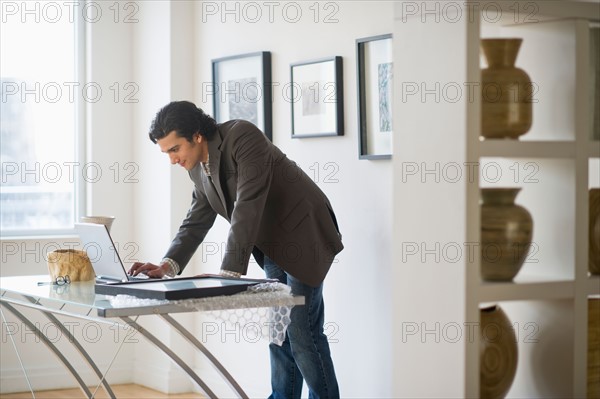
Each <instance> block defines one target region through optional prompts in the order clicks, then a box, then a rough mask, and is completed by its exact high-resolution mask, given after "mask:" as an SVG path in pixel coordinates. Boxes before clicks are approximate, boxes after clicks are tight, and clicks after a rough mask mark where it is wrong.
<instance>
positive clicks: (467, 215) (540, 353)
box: [393, 0, 600, 398]
mask: <svg viewBox="0 0 600 399" xmlns="http://www.w3.org/2000/svg"><path fill="white" fill-rule="evenodd" d="M455 4H456V3H455ZM487 5H489V6H490V8H486V6H487ZM412 6H414V3H413V5H412ZM486 9H487V10H490V9H491V10H496V11H497V10H500V11H501V13H503V18H500V19H494V18H491V17H493V15H487V17H488V18H486V16H485V15H483V13H484V12H485V10H486ZM421 11H422V12H421V13H418V12H415V8H411V5H410V4H399V5H398V7H397V8H396V15H395V19H396V24H395V30H394V40H395V41H394V63H395V64H394V76H395V77H397V76H400V78H399V79H400V80H401V81H400V83H395V93H400V94H403V97H401V98H402V101H399V102H398V101H397V102H395V105H394V107H395V113H394V124H395V128H394V129H395V131H396V132H397V134H396V136H395V137H394V140H395V141H394V159H393V164H394V170H395V189H394V203H395V211H396V213H395V215H394V224H395V226H398V227H395V230H394V242H395V243H396V244H397V248H395V249H394V259H395V264H394V267H395V268H396V269H395V271H394V274H393V277H394V279H395V281H400V282H401V283H400V285H399V293H398V294H397V295H396V296H395V298H394V303H396V304H397V305H396V307H397V314H398V317H399V318H400V320H399V321H397V323H396V325H395V332H396V333H397V334H398V336H400V337H402V338H403V339H404V341H402V342H401V344H398V345H396V346H395V348H396V349H395V355H394V357H395V358H397V359H398V360H396V361H395V365H394V366H395V367H394V373H395V374H394V375H396V376H397V377H398V381H399V382H398V384H397V385H396V387H397V388H396V391H394V394H396V395H398V396H403V397H404V396H407V397H408V396H439V395H446V396H457V397H468V398H475V397H479V393H480V392H479V379H480V365H479V358H480V346H479V336H478V334H476V335H477V336H476V337H473V336H472V335H469V334H466V333H468V332H469V330H468V329H465V330H464V332H465V335H464V337H468V338H469V339H464V340H462V341H460V342H461V343H463V345H462V346H461V347H460V349H457V345H456V341H454V342H444V340H443V339H442V340H440V341H436V342H430V340H429V339H428V338H429V334H432V333H431V332H430V331H431V326H432V325H435V324H436V323H439V324H440V325H441V326H445V325H452V326H454V325H463V326H476V325H478V323H479V318H480V307H481V306H483V305H487V304H489V303H499V305H500V306H501V307H503V308H504V309H505V311H506V313H507V315H508V317H509V318H510V319H511V321H512V322H514V323H516V324H517V325H518V326H521V327H522V326H529V327H531V326H533V327H535V339H534V340H530V341H527V342H525V341H524V340H522V339H520V338H522V336H521V337H520V338H518V339H519V345H518V350H519V364H518V368H517V375H516V377H515V381H514V383H513V385H512V387H511V390H510V391H509V393H508V397H578V398H579V397H582V398H585V397H586V390H587V328H588V324H587V322H588V320H587V317H588V316H587V312H588V309H587V308H588V297H589V296H591V295H600V277H598V276H589V273H588V216H589V215H588V190H589V188H590V187H598V186H600V177H598V175H597V174H595V173H596V172H595V171H594V170H593V168H594V167H596V166H597V165H600V161H599V160H598V158H600V142H599V141H597V140H596V141H594V140H592V139H591V134H590V133H591V132H590V123H589V117H590V115H591V112H592V110H593V108H592V107H593V106H592V105H591V104H590V96H589V94H590V90H591V88H590V86H591V85H590V82H589V80H590V71H591V69H590V68H591V67H590V48H589V46H590V40H589V26H590V19H594V20H596V21H597V20H598V19H600V2H588V1H586V2H583V1H519V0H511V1H469V0H468V1H467V2H466V3H465V4H464V7H463V8H462V9H460V10H454V11H453V12H450V7H447V8H446V9H444V8H443V7H439V8H438V9H437V11H438V14H435V12H434V11H432V9H429V10H428V12H429V14H427V13H426V12H423V10H421ZM532 12H533V14H532ZM431 14H435V15H434V16H431ZM496 15H497V12H496ZM465 16H468V18H466V17H465ZM532 16H533V17H534V19H535V21H532V20H531V17H532ZM486 37H521V38H523V44H522V46H521V49H520V51H519V55H518V58H517V62H516V66H517V67H519V68H522V69H523V70H525V71H526V72H527V73H528V74H529V76H530V77H531V80H532V82H534V83H535V84H536V85H537V86H536V89H537V90H536V92H535V94H534V99H536V100H537V102H535V103H534V104H533V125H532V128H531V130H530V131H529V132H528V133H527V134H526V135H524V136H522V137H521V138H520V139H519V140H482V139H481V138H480V126H481V99H480V95H479V93H474V98H471V97H469V98H468V99H467V98H465V99H464V100H463V101H462V102H460V103H456V102H450V101H448V102H446V103H444V104H437V103H432V102H428V101H427V97H426V95H427V93H426V95H425V96H422V97H421V98H411V97H409V96H406V93H403V91H402V90H403V86H402V82H412V83H413V84H414V83H415V82H416V83H420V84H421V86H420V87H426V88H430V87H432V82H441V84H443V83H444V82H461V81H464V82H470V83H477V82H480V81H481V68H482V57H481V55H480V50H479V48H480V47H479V43H480V39H481V38H486ZM403 38H404V39H403ZM406 38H410V39H406ZM417 38H418V39H417ZM425 43H426V44H427V45H424V44H425ZM396 82H397V80H396ZM413 87H414V86H413ZM396 98H398V97H396ZM596 106H598V104H596ZM404 162H412V164H413V165H414V163H415V162H421V164H422V165H424V167H423V168H422V169H424V168H425V167H427V166H428V167H429V171H431V170H433V169H432V167H431V165H432V164H434V163H435V162H439V163H441V164H443V163H444V162H452V163H453V164H459V165H461V164H463V165H467V166H468V167H472V166H473V165H475V166H474V167H475V172H474V173H473V175H474V176H471V175H470V174H467V173H466V172H465V176H467V175H468V176H469V179H462V180H460V181H451V182H449V181H444V180H443V179H441V180H438V181H432V179H429V180H428V175H426V174H425V175H424V174H421V175H419V177H420V180H417V179H413V180H411V179H410V177H411V176H407V175H406V174H403V173H404V172H405V169H404V166H405V165H404ZM468 167H465V170H469V171H471V172H472V170H470V169H469V168H468ZM494 170H495V171H500V172H502V176H501V177H500V178H496V177H498V176H494V175H491V172H493V171H494ZM429 173H431V172H429ZM517 173H518V178H515V176H517V175H516V174H517ZM471 177H473V178H472V179H471ZM526 177H528V178H529V179H525V178H526ZM489 186H504V187H521V188H522V190H521V192H520V193H519V195H518V196H517V199H516V203H517V204H519V205H522V206H523V207H525V208H526V209H527V210H529V212H530V213H531V214H532V217H533V221H534V238H533V242H534V243H535V244H536V245H537V246H536V247H535V248H534V249H535V251H536V252H535V256H534V258H533V259H530V258H528V260H527V261H526V262H525V264H524V265H523V267H522V269H521V270H520V272H519V274H518V275H517V276H516V278H515V279H514V281H512V282H505V283H491V282H483V281H482V279H481V273H480V254H479V250H477V251H473V252H469V253H468V254H469V256H463V257H462V258H460V259H459V260H458V261H457V260H456V259H454V258H452V259H443V257H442V260H441V261H434V260H433V259H431V258H428V257H427V256H428V253H425V254H424V255H423V254H422V255H421V257H420V258H416V259H415V258H411V257H409V256H408V255H407V253H406V252H405V251H403V245H404V244H405V243H407V242H408V243H415V242H417V243H419V242H421V243H425V244H426V248H428V249H429V248H433V244H431V243H432V242H435V243H439V244H440V247H442V248H443V247H444V243H454V244H456V243H479V242H480V229H481V226H480V204H479V202H480V189H481V188H482V187H489ZM427 245H429V246H427ZM465 253H466V251H465ZM415 304H418V306H416V305H415ZM406 320H408V322H409V323H413V324H411V326H413V327H414V325H415V324H416V325H419V326H421V336H420V338H421V341H420V342H413V345H411V346H409V345H402V344H405V343H407V344H408V343H411V342H410V341H409V339H408V338H410V337H407V336H406V334H405V333H406V331H405V327H406V322H405V321H406ZM419 321H420V324H419V323H418V322H419ZM423 331H425V334H423ZM441 331H442V333H443V331H444V330H443V327H442V330H441ZM521 332H522V331H521ZM403 334H404V335H403ZM441 335H442V338H443V334H441ZM471 338H473V339H471ZM405 341H406V342H405ZM447 341H448V340H447ZM418 363H422V364H425V365H427V367H420V366H418V365H417V364H418ZM431 380H436V381H438V382H439V385H441V386H444V388H445V392H442V391H436V390H435V389H434V388H432V387H431V386H430V385H428V384H427V383H426V381H431ZM457 381H460V383H459V382H457Z"/></svg>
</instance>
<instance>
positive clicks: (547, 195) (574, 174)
mask: <svg viewBox="0 0 600 399" xmlns="http://www.w3.org/2000/svg"><path fill="white" fill-rule="evenodd" d="M536 3H539V2H536ZM540 9H541V7H540ZM554 12H555V14H554V15H545V18H544V20H543V22H542V21H541V20H540V21H539V22H537V23H527V24H514V23H511V24H505V25H502V26H498V25H497V24H493V25H490V24H486V23H485V21H484V20H483V18H481V19H480V20H479V21H480V24H477V23H475V24H473V25H472V26H470V27H469V28H468V29H470V30H471V31H470V32H469V35H472V36H473V37H474V38H485V37H521V38H523V45H522V47H521V51H520V53H519V57H518V58H517V66H518V67H520V68H522V69H524V70H525V71H526V72H527V73H528V74H529V75H530V77H531V80H532V82H537V88H538V89H539V91H538V93H537V94H536V96H535V97H536V102H535V103H534V109H533V120H534V122H533V126H532V128H531V131H530V132H529V133H527V134H526V135H524V136H522V138H521V139H520V140H518V141H517V140H513V141H508V140H485V141H481V140H480V139H479V132H480V129H479V124H478V123H477V124H475V123H473V124H472V125H471V126H470V127H469V132H468V148H469V149H468V152H470V154H471V157H472V159H470V160H471V161H474V162H480V165H481V167H482V168H484V167H485V161H484V159H486V157H487V158H492V159H504V160H505V161H506V162H508V163H510V162H514V160H515V159H525V160H533V159H535V160H536V161H532V162H538V160H539V162H540V163H534V165H536V166H537V167H538V168H539V170H542V169H545V171H546V172H547V175H546V176H544V178H543V179H539V180H538V179H536V181H535V183H536V186H531V185H530V186H527V184H523V182H522V181H515V182H514V183H515V184H512V185H510V184H509V185H510V186H513V187H519V186H520V187H523V190H522V192H521V194H525V193H526V192H528V193H529V194H530V196H529V198H527V199H526V198H523V199H522V200H521V201H519V197H517V201H516V203H518V204H521V205H523V206H525V208H526V209H529V210H530V212H531V213H532V214H534V213H535V212H536V211H538V212H537V214H534V217H533V220H534V242H535V236H536V235H538V236H539V235H540V234H545V235H546V237H545V239H544V241H543V244H542V243H540V244H539V246H538V249H539V251H540V252H542V251H545V252H549V253H551V254H552V255H551V256H549V257H546V259H545V262H544V265H541V266H542V267H538V268H537V270H536V272H537V275H535V274H534V275H529V274H527V273H528V269H530V270H531V266H529V265H528V264H527V262H526V263H525V264H524V266H523V269H522V270H521V272H520V274H519V275H517V277H516V278H515V280H514V282H507V283H485V282H481V283H477V282H478V281H480V268H479V267H474V268H471V269H470V270H469V271H468V273H469V274H470V277H468V278H467V280H468V283H467V287H466V288H467V294H466V298H467V299H466V301H467V303H466V306H467V314H468V315H470V317H473V318H475V317H478V315H477V314H476V313H477V312H478V309H479V306H480V305H481V304H482V303H487V302H496V303H500V306H503V307H505V308H509V311H508V312H507V313H508V315H509V318H514V319H517V320H519V319H522V318H523V315H524V314H530V313H532V312H533V311H534V309H537V308H539V307H546V309H551V310H552V311H554V312H556V314H557V315H558V316H555V317H556V319H562V320H570V323H569V324H568V325H569V326H570V328H568V329H567V330H568V331H566V333H565V331H560V332H559V331H556V329H557V328H558V327H555V326H553V325H546V326H544V327H539V328H540V331H539V336H540V341H541V342H544V341H549V340H550V337H554V338H555V339H557V341H556V342H554V344H555V345H562V347H565V346H566V347H572V352H569V351H566V352H564V351H563V352H560V351H558V350H557V351H556V352H557V353H556V354H555V356H557V359H559V360H560V363H561V366H558V367H562V369H563V371H570V372H568V373H559V374H557V375H550V372H549V371H548V369H544V368H543V367H539V368H537V369H536V368H535V364H536V363H535V362H536V361H535V360H534V358H535V356H536V350H535V347H533V348H532V346H531V345H529V343H525V342H522V341H520V342H519V345H518V350H519V357H520V358H521V361H520V362H519V367H521V368H522V367H523V366H524V365H528V363H527V362H523V358H525V359H528V360H529V361H530V362H531V364H532V365H533V366H534V367H533V369H534V371H531V370H528V371H525V370H519V369H517V375H518V376H519V373H529V374H531V375H530V377H533V378H535V379H536V380H539V381H547V382H548V383H549V382H550V381H552V383H553V387H552V390H551V391H549V392H544V391H541V390H539V389H537V388H536V387H535V385H536V384H535V383H533V382H527V381H524V379H523V378H516V379H515V382H514V383H513V386H512V388H511V391H509V393H508V396H509V397H510V396H517V397H519V396H532V395H533V396H542V397H543V396H546V395H547V394H549V393H550V394H553V395H559V396H571V395H572V396H573V397H585V396H586V377H587V372H586V370H587V298H588V295H591V294H594V293H596V292H598V291H600V285H598V283H599V282H600V280H598V279H597V278H595V277H588V272H587V254H588V252H587V251H588V230H587V223H588V204H587V193H588V189H589V187H588V173H589V171H588V168H589V159H590V158H591V157H597V156H598V153H599V152H598V149H599V147H600V143H598V142H594V141H591V140H590V137H591V134H590V131H589V124H588V121H589V119H588V118H589V115H590V112H591V108H590V106H589V101H588V99H589V92H588V90H589V87H590V84H589V83H588V76H589V67H590V60H589V54H590V51H589V41H588V37H589V28H588V26H589V22H588V21H587V20H586V19H583V18H573V19H571V18H569V17H571V15H569V13H570V10H569V9H568V6H566V5H565V8H564V9H556V10H554ZM589 15H593V14H589ZM471 50H472V51H475V52H477V50H475V49H471ZM471 58H472V59H475V57H471ZM558 58H562V60H561V61H560V62H557V61H558ZM478 66H479V65H470V70H471V71H472V72H473V73H474V75H476V74H477V73H478V71H477V67H478ZM473 77H474V78H475V77H476V76H473ZM534 84H535V83H534ZM544 103H545V104H544ZM479 107H480V103H479V102H478V101H476V102H474V103H473V104H471V105H469V108H470V110H469V111H470V112H471V113H472V114H473V115H477V118H473V121H475V120H477V121H478V120H479V118H480V115H479V114H480V111H479V109H478V108H479ZM550 121H552V122H550ZM565 161H566V162H565ZM496 162H498V161H496ZM515 165H517V164H515ZM480 170H481V169H480ZM480 179H481V175H480ZM487 185H490V184H486V182H485V181H481V180H480V187H484V186H487ZM492 185H493V184H492ZM561 185H562V186H563V189H562V190H559V191H557V189H556V187H557V186H561ZM524 186H525V187H524ZM553 186H554V187H553ZM551 201H556V202H558V204H557V205H556V206H555V207H554V208H551V207H550V208H549V207H548V206H547V203H548V202H551ZM478 203H479V197H478V193H477V192H476V191H475V190H473V189H470V190H469V194H468V195H467V203H466V206H467V209H469V210H470V211H468V212H467V217H468V218H471V219H472V220H471V223H469V225H471V226H473V229H474V231H473V232H472V235H473V236H474V237H478V236H479V229H480V227H479V223H480V220H479V217H480V216H479V212H478V211H477V209H478ZM540 208H545V209H541V210H540ZM548 232H554V234H552V233H551V234H547V233H548ZM565 241H569V243H568V244H566V245H565ZM555 247H560V248H561V249H560V250H557V251H556V250H555ZM565 250H566V251H568V258H570V259H562V261H561V262H559V264H558V265H557V267H553V268H552V269H553V270H552V271H551V273H552V274H554V276H556V274H558V275H559V276H563V277H565V278H566V279H564V280H560V277H558V279H559V281H553V280H554V279H555V278H556V277H554V278H553V277H550V276H544V274H543V267H544V266H548V263H547V262H551V261H550V260H549V259H552V258H554V256H556V255H560V254H564V253H565ZM537 266H540V265H537ZM540 272H542V273H540ZM469 282H471V284H469ZM473 282H475V283H474V284H473ZM517 301H518V304H515V302H517ZM536 323H538V324H536V325H537V326H540V325H542V324H543V319H541V320H538V321H537V322H536ZM537 343H538V344H539V342H537ZM549 350H551V349H550V348H549ZM466 351H467V353H466V358H467V359H475V358H476V352H477V351H478V346H477V345H467V348H466ZM569 353H572V358H570V359H569V355H568V354H569ZM474 363H477V364H471V365H469V364H467V372H468V373H467V375H466V396H467V397H475V396H477V395H478V394H479V381H478V378H477V376H478V375H479V373H478V372H476V370H478V368H479V364H478V359H477V361H475V362H474ZM469 371H471V372H470V373H469Z"/></svg>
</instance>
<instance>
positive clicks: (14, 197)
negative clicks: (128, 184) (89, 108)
mask: <svg viewBox="0 0 600 399" xmlns="http://www.w3.org/2000/svg"><path fill="white" fill-rule="evenodd" d="M32 3H38V4H40V2H32ZM15 4H17V5H19V3H15ZM20 4H21V6H23V5H24V4H27V2H23V3H20ZM30 4H31V3H30ZM41 4H43V3H41ZM30 10H32V11H31V12H30V13H23V12H19V13H16V14H12V15H11V14H7V13H5V14H3V15H2V23H1V27H0V29H1V30H0V40H1V43H0V52H1V53H0V80H1V84H2V86H1V89H0V92H1V93H0V94H1V105H0V106H1V110H0V114H1V119H0V120H1V122H0V143H1V146H0V148H1V150H0V160H1V165H2V181H1V186H0V216H1V220H0V227H1V230H2V234H3V235H5V234H9V235H10V234H25V235H26V234H37V233H40V232H52V231H59V230H66V229H70V228H72V226H73V222H74V220H75V209H76V207H75V197H76V190H75V186H76V185H75V182H76V179H77V174H78V173H81V172H79V171H80V167H78V165H79V164H78V162H77V157H76V129H77V128H76V103H77V101H79V99H80V98H81V96H82V86H81V85H80V84H79V83H78V82H77V76H76V70H77V66H76V46H75V43H76V41H75V35H76V28H75V20H74V17H73V16H72V15H68V14H66V15H65V14H64V13H65V12H67V11H68V10H65V9H64V8H63V9H60V8H56V9H55V10H52V9H47V10H45V13H42V10H41V9H39V8H38V11H37V12H36V10H35V8H33V6H31V9H30ZM59 13H60V17H59Z"/></svg>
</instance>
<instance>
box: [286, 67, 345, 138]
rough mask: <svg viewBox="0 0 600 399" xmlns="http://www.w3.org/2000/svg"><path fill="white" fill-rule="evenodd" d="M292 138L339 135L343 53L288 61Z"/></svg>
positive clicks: (341, 108) (342, 105)
mask: <svg viewBox="0 0 600 399" xmlns="http://www.w3.org/2000/svg"><path fill="white" fill-rule="evenodd" d="M290 79H291V80H290V81H291V86H290V87H291V97H290V99H291V108H292V138H305V137H326V136H342V135H343V134H344V90H343V85H344V82H343V62H342V57H340V56H335V57H328V58H321V59H316V60H311V61H303V62H297V63H294V64H291V65H290Z"/></svg>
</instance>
